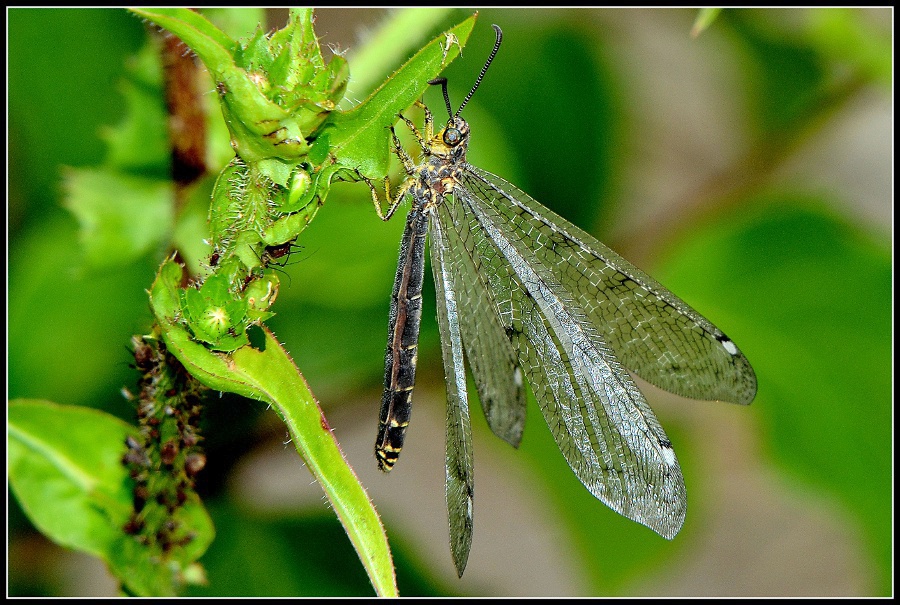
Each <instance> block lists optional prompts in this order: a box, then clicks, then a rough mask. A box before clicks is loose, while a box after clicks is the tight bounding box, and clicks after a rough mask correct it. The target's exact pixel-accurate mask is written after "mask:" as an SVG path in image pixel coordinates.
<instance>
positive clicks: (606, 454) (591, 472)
mask: <svg viewBox="0 0 900 605" xmlns="http://www.w3.org/2000/svg"><path fill="white" fill-rule="evenodd" d="M454 197H455V201H454V202H450V201H445V206H447V208H448V211H449V212H450V214H451V217H452V223H451V224H452V225H453V226H454V227H455V229H456V231H457V233H458V234H459V236H460V239H462V240H464V241H465V240H468V239H471V241H472V242H473V243H474V250H473V252H472V256H471V260H472V263H473V265H474V266H475V268H476V270H477V271H478V275H481V276H483V279H485V280H486V285H487V286H488V287H489V288H490V291H491V294H492V298H493V300H494V302H495V307H496V311H497V317H498V319H499V320H500V323H501V324H502V325H503V327H504V330H505V332H506V334H507V336H508V338H509V340H510V341H511V343H512V345H513V348H514V349H515V351H516V353H517V355H518V359H519V364H520V365H521V367H522V369H523V370H524V372H525V375H526V376H527V378H528V381H529V382H530V383H531V386H532V389H533V391H534V394H535V397H536V398H537V401H538V404H539V406H540V408H541V411H542V413H543V415H544V418H545V420H546V422H547V424H548V426H549V427H550V430H551V432H552V434H553V436H554V438H555V439H556V442H557V445H558V446H559V448H560V451H561V452H562V453H563V455H564V456H565V458H566V461H567V462H568V463H569V466H570V467H571V468H572V470H573V471H574V472H575V474H576V476H577V477H578V478H579V479H580V480H581V482H582V483H583V484H584V485H585V486H586V487H587V488H588V490H590V492H591V493H592V494H594V496H596V497H597V498H599V499H600V500H602V501H603V502H605V503H606V504H607V505H609V506H610V507H611V508H613V509H614V510H616V511H617V512H619V513H621V514H622V515H624V516H626V517H628V518H630V519H633V520H635V521H637V522H639V523H642V524H644V525H646V526H648V527H650V528H651V529H653V530H654V531H656V532H658V533H659V534H660V535H662V536H664V537H666V538H672V537H673V536H674V535H675V534H676V533H677V532H678V530H679V529H680V528H681V525H682V523H683V522H684V515H685V509H686V495H685V489H684V480H683V478H682V475H681V469H680V467H679V466H678V462H677V460H676V458H675V453H674V451H673V450H672V447H671V443H670V442H669V440H668V438H667V437H666V434H665V432H664V431H663V429H662V427H661V426H660V425H659V422H658V421H657V420H656V417H655V416H654V415H653V412H652V410H651V409H650V407H649V406H648V405H647V403H646V401H645V400H644V397H643V395H642V394H641V392H640V391H639V390H638V389H637V386H636V385H635V384H634V381H633V380H632V379H631V377H630V375H629V374H628V372H627V371H626V370H625V368H623V367H622V366H621V364H620V363H619V361H618V360H617V358H616V356H615V354H614V353H613V352H612V350H611V349H610V348H609V347H608V346H607V345H606V344H605V343H604V341H603V338H602V336H601V335H600V333H599V332H597V330H595V329H594V327H593V326H592V325H591V324H590V323H589V322H588V321H586V318H585V317H584V313H583V311H582V310H581V309H580V308H579V307H578V305H577V304H575V303H574V302H572V301H570V300H567V298H568V295H567V294H565V291H564V290H563V289H562V287H561V285H560V284H559V282H558V281H557V280H556V279H555V278H554V277H553V275H552V274H547V275H542V274H539V273H538V272H537V271H536V270H535V268H533V267H532V266H531V265H530V264H529V259H528V258H526V257H525V256H524V255H523V254H520V253H519V252H518V250H517V249H516V246H515V245H513V243H512V238H514V237H518V236H517V234H516V233H511V232H509V231H507V230H506V229H505V228H503V226H502V225H501V224H500V223H499V222H498V221H497V220H496V219H495V218H494V217H493V216H492V213H490V212H489V211H488V210H487V208H486V205H487V204H488V202H487V201H485V200H483V199H479V198H478V197H477V196H474V195H472V194H471V193H469V192H467V191H466V190H465V189H462V188H460V187H457V188H456V189H455V190H454ZM448 227H449V225H448ZM544 273H546V272H544ZM464 312H465V311H464Z"/></svg>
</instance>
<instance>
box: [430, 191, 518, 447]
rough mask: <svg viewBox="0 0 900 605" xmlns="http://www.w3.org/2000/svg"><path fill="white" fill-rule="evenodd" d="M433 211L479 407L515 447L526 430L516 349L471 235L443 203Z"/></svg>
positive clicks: (501, 435)
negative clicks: (482, 273)
mask: <svg viewBox="0 0 900 605" xmlns="http://www.w3.org/2000/svg"><path fill="white" fill-rule="evenodd" d="M434 212H435V213H436V214H437V218H438V220H439V221H440V222H441V223H442V224H443V225H445V227H444V228H443V230H442V231H443V236H444V238H445V244H446V246H447V252H446V254H447V258H448V259H449V263H448V266H449V269H450V273H451V276H452V281H453V284H454V289H455V290H456V293H457V297H458V301H459V312H460V317H461V321H460V327H461V331H462V337H463V344H464V346H465V350H466V358H467V359H468V360H469V366H470V367H471V368H472V375H473V376H474V378H475V384H476V386H477V387H478V397H479V399H480V400H481V407H482V409H483V410H484V415H485V418H487V422H488V425H489V426H490V427H491V430H492V431H493V432H494V434H495V435H497V436H498V437H500V438H501V439H503V440H505V441H506V442H508V443H509V444H510V445H512V446H513V447H518V446H519V442H520V441H521V440H522V431H523V430H524V429H525V414H526V399H525V387H524V384H523V379H522V370H521V368H519V362H518V359H517V357H516V352H515V351H514V350H513V347H512V344H511V343H510V340H509V338H508V337H507V335H506V331H505V330H504V328H503V325H502V324H501V323H500V319H499V318H498V317H497V312H496V310H495V309H496V304H495V303H494V302H493V300H492V295H491V292H490V290H489V286H488V284H486V283H484V282H483V281H482V278H480V277H479V276H478V272H477V269H476V267H475V260H474V257H475V256H476V253H475V244H474V242H473V241H472V238H471V237H469V238H467V239H461V238H460V234H459V232H458V231H457V230H456V229H455V228H454V226H453V219H452V218H451V216H450V213H449V211H448V209H447V204H440V205H439V206H438V207H437V208H435V210H434Z"/></svg>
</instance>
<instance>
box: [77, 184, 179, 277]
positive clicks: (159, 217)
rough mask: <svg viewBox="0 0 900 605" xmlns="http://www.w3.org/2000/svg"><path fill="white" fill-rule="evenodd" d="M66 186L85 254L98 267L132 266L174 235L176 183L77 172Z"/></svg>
mask: <svg viewBox="0 0 900 605" xmlns="http://www.w3.org/2000/svg"><path fill="white" fill-rule="evenodd" d="M64 186H65V188H66V199H65V205H66V207H67V208H68V209H69V210H70V211H71V212H72V214H74V215H75V217H76V218H77V219H78V222H79V224H80V226H81V239H82V244H83V246H84V250H85V255H86V258H87V261H88V262H89V263H90V264H91V265H93V266H94V267H112V266H119V265H124V264H127V263H129V262H132V261H134V260H136V259H137V258H139V257H140V256H142V255H144V254H146V253H147V252H149V251H150V250H151V249H153V248H154V247H156V246H158V245H160V244H161V243H162V242H164V241H166V240H167V238H168V237H169V234H170V233H171V231H172V221H173V217H172V195H173V193H172V191H173V185H172V182H171V181H163V180H159V179H154V178H145V177H138V176H130V175H127V174H124V173H121V172H116V171H114V170H110V169H103V168H71V169H69V170H68V171H67V172H66V180H65V185H64Z"/></svg>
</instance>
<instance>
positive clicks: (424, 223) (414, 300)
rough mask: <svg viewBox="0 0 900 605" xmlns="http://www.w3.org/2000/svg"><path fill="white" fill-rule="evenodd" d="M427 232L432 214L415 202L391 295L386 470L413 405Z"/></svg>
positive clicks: (382, 430)
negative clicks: (429, 216) (427, 214)
mask: <svg viewBox="0 0 900 605" xmlns="http://www.w3.org/2000/svg"><path fill="white" fill-rule="evenodd" d="M427 234H428V217H427V216H426V214H425V212H424V211H423V207H422V205H421V204H416V203H414V204H413V209H412V210H411V211H410V213H409V215H408V216H407V218H406V229H405V230H404V231H403V239H402V240H401V242H400V260H399V262H398V264H397V275H396V277H395V279H394V293H393V295H392V296H391V315H390V325H389V327H388V345H387V351H386V352H385V357H384V395H383V396H382V398H381V416H380V419H379V422H378V440H377V441H376V442H375V456H376V457H377V459H378V467H379V468H380V469H381V470H383V471H385V472H387V471H389V470H391V468H392V467H393V466H394V463H395V462H396V461H397V457H398V456H399V455H400V450H401V449H402V448H403V438H404V436H405V435H406V426H407V424H408V423H409V416H410V411H411V409H412V392H413V387H414V385H415V382H416V358H417V352H418V347H419V324H420V322H421V319H422V280H423V279H424V276H425V238H426V236H427Z"/></svg>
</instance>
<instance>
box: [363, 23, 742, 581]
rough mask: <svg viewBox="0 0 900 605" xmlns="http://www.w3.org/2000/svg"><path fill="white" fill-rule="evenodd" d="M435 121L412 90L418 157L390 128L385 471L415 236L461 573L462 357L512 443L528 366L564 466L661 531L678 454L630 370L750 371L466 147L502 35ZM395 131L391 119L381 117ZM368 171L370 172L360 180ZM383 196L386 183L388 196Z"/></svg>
mask: <svg viewBox="0 0 900 605" xmlns="http://www.w3.org/2000/svg"><path fill="white" fill-rule="evenodd" d="M494 29H495V30H496V33H497V41H496V43H495V45H494V49H493V51H492V52H491V55H490V57H489V58H488V60H487V62H486V63H485V65H484V67H483V68H482V70H481V73H480V75H479V76H478V78H477V79H476V81H475V84H474V86H473V87H472V90H471V91H470V92H469V94H468V96H466V98H465V100H464V101H463V103H462V105H461V106H460V108H459V109H458V110H457V111H456V112H455V113H454V112H453V110H452V107H451V105H450V98H449V95H448V93H447V81H446V79H444V78H439V79H437V80H433V81H431V82H430V84H439V85H441V86H442V88H443V94H444V100H445V102H446V105H447V112H448V114H449V115H450V119H449V121H448V123H447V126H446V127H445V128H443V129H442V130H441V131H440V132H438V133H437V134H435V133H434V129H433V118H432V115H431V112H430V111H428V109H427V108H426V107H424V105H423V106H422V107H423V109H424V110H425V133H424V136H423V135H422V134H421V133H419V132H418V130H417V129H416V128H415V126H414V125H413V124H412V123H411V122H410V121H409V120H407V119H406V118H403V116H400V117H401V118H402V119H403V120H404V122H406V124H407V125H409V126H410V128H411V130H412V131H413V134H414V135H415V136H416V139H417V140H418V143H419V145H420V146H421V149H422V153H423V160H422V162H421V163H419V164H416V163H415V162H414V161H413V160H412V158H411V157H410V156H409V154H408V153H407V152H406V151H405V150H404V149H403V148H402V147H401V145H400V141H399V140H398V139H397V136H396V134H394V136H393V141H394V152H395V153H396V155H397V156H398V157H399V159H400V161H401V162H402V164H403V166H404V168H405V170H406V173H407V174H408V175H409V178H407V180H406V181H405V182H404V183H403V185H402V186H401V187H400V190H399V192H398V194H397V195H396V197H395V198H394V199H393V200H391V204H390V206H389V209H388V211H387V212H386V213H382V212H381V207H380V205H379V203H378V199H377V195H376V194H375V189H374V187H373V188H372V192H373V199H374V201H375V207H376V209H377V210H378V214H379V216H380V217H381V218H382V219H383V220H387V219H388V218H390V217H391V215H393V213H394V211H395V210H396V208H397V206H398V204H399V203H400V201H401V200H402V199H403V198H404V197H405V196H406V195H407V194H409V195H410V196H411V197H412V208H411V210H410V211H409V214H408V216H407V219H406V229H405V231H404V233H403V239H402V241H401V244H400V261H399V263H398V266H397V273H396V278H395V281H394V290H393V295H392V297H391V312H390V326H389V329H388V345H387V351H386V354H385V378H384V396H383V398H382V402H381V416H380V421H379V426H378V439H377V441H376V444H375V454H376V458H377V460H378V465H379V467H380V468H381V469H382V470H384V471H389V470H390V469H391V468H392V467H393V466H394V464H395V463H396V462H397V458H398V456H399V454H400V450H401V448H402V446H403V438H404V435H405V432H406V428H407V425H408V423H409V418H410V409H411V403H412V392H413V387H414V384H415V370H416V360H417V349H418V336H419V322H420V319H421V317H422V281H423V278H424V273H425V239H426V237H427V235H428V234H429V233H430V234H431V246H430V250H431V266H432V270H433V272H434V282H435V291H436V294H437V319H438V326H439V328H440V333H441V345H442V350H443V358H444V369H445V374H446V380H447V456H446V465H447V466H446V477H447V486H446V487H447V506H448V509H449V516H450V546H451V551H452V554H453V561H454V563H455V565H456V569H457V572H458V573H459V575H460V576H462V573H463V570H464V569H465V566H466V561H467V560H468V556H469V550H470V547H471V543H472V527H473V525H472V523H473V517H472V514H473V498H474V478H473V454H472V435H471V427H470V424H469V404H468V395H467V386H466V377H465V365H464V358H466V359H468V362H469V366H470V368H471V369H472V374H473V375H474V378H475V384H476V386H477V389H478V395H479V399H480V400H481V405H482V407H483V408H484V414H485V417H486V418H487V421H488V424H489V425H490V427H491V430H492V431H493V432H494V433H495V434H496V435H497V436H499V437H501V438H502V439H504V440H506V441H507V442H509V443H510V444H512V445H513V446H514V447H515V446H518V444H519V442H520V440H521V437H522V431H523V429H524V424H525V389H524V380H523V377H524V379H527V380H528V382H529V384H530V385H531V389H532V391H533V392H534V396H535V398H536V400H537V403H538V405H539V406H540V408H541V412H542V413H543V415H544V419H545V420H546V422H547V424H548V426H549V427H550V430H551V432H552V433H553V437H554V438H555V439H556V443H557V444H558V445H559V449H560V451H561V452H562V454H563V456H564V457H565V458H566V461H567V462H568V463H569V466H570V467H571V468H572V470H573V471H574V472H575V474H576V475H577V476H578V478H579V479H580V480H581V482H582V483H583V484H584V485H585V487H587V488H588V490H590V492H591V493H592V494H593V495H594V496H596V497H597V498H599V499H600V500H601V501H603V502H605V503H606V504H607V505H608V506H610V507H611V508H612V509H613V510H615V511H617V512H619V513H621V514H622V515H624V516H626V517H628V518H630V519H633V520H634V521H637V522H639V523H642V524H644V525H646V526H647V527H649V528H651V529H653V530H654V531H656V532H657V533H659V534H660V535H662V536H663V537H665V538H669V539H671V538H673V537H674V536H675V534H676V533H678V531H679V529H681V526H682V524H683V522H684V517H685V510H686V506H687V499H686V494H685V487H684V479H683V478H682V474H681V468H680V467H679V465H678V460H677V458H676V457H675V452H674V450H673V449H672V443H671V442H670V441H669V439H668V437H667V436H666V434H665V432H664V431H663V429H662V427H661V426H660V424H659V422H658V421H657V420H656V416H655V415H654V414H653V410H651V409H650V407H649V406H648V405H647V402H646V400H645V399H644V396H643V394H641V392H640V391H639V390H638V388H637V386H636V385H635V383H634V380H633V379H632V377H631V375H630V374H629V370H630V371H632V372H634V373H635V374H637V375H638V376H640V377H641V378H643V379H644V380H647V381H648V382H650V383H652V384H654V385H656V386H658V387H660V388H662V389H665V390H666V391H669V392H672V393H676V394H678V395H682V396H684V397H690V398H694V399H708V400H722V401H731V402H734V403H740V404H748V403H750V402H751V401H752V400H753V398H754V396H755V395H756V376H755V374H754V372H753V369H752V368H751V367H750V363H749V362H748V361H747V358H746V357H745V356H744V355H743V354H742V353H741V351H740V350H739V349H738V347H737V346H736V345H735V344H734V342H732V341H731V340H730V339H729V338H728V337H727V336H725V334H723V333H722V331H721V330H719V329H718V328H717V327H715V326H714V325H713V324H712V323H711V322H710V321H709V320H707V319H706V318H704V317H703V316H702V315H700V314H699V313H697V312H696V311H695V310H694V309H692V308H691V307H689V306H688V305H687V304H686V303H685V302H683V301H682V300H681V299H680V298H678V297H677V296H675V295H674V294H672V293H671V292H669V291H668V290H667V289H665V288H664V287H663V286H661V285H660V284H659V283H658V282H657V281H656V280H654V279H653V278H651V277H650V276H649V275H647V274H646V273H644V272H643V271H641V270H640V269H637V268H636V267H634V266H633V265H632V264H631V263H629V262H628V261H626V260H625V259H623V258H622V257H620V256H619V255H618V254H616V253H615V252H613V251H612V250H610V249H609V248H607V247H606V246H604V245H603V244H601V243H600V242H599V241H597V240H596V239H595V238H594V237H592V236H591V235H589V234H587V233H585V232H584V231H582V230H581V229H579V228H578V227H576V226H575V225H573V224H571V223H569V222H568V221H566V220H565V219H563V218H561V217H559V216H557V215H556V214H554V213H553V212H551V211H550V210H548V209H547V208H545V207H543V206H542V205H540V204H539V203H538V202H536V201H535V200H534V199H532V198H531V197H530V196H528V194H526V193H524V192H523V191H521V190H519V189H518V188H516V187H515V186H513V185H511V184H510V183H508V182H506V181H505V180H503V179H501V178H500V177H498V176H495V175H493V174H490V173H488V172H485V171H484V170H481V169H480V168H476V167H475V166H472V165H471V164H468V163H467V162H466V149H467V147H468V143H469V125H468V124H467V123H466V121H465V120H463V119H462V118H461V117H460V113H461V112H462V109H463V107H465V105H466V103H468V101H469V99H470V98H471V97H472V94H473V93H474V92H475V90H476V89H477V88H478V85H479V84H480V83H481V80H482V78H483V77H484V75H485V73H486V72H487V69H488V66H489V65H490V64H491V61H492V60H493V59H494V56H495V55H496V53H497V50H498V49H499V47H500V41H501V37H502V33H501V31H500V28H499V27H497V26H496V25H494ZM391 132H392V134H393V129H392V131H391ZM370 186H371V183H370ZM389 197H390V196H389Z"/></svg>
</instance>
